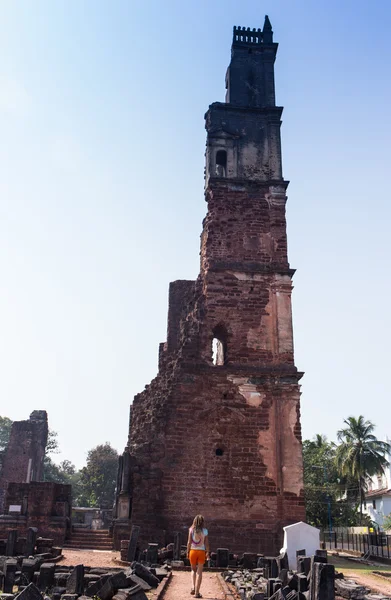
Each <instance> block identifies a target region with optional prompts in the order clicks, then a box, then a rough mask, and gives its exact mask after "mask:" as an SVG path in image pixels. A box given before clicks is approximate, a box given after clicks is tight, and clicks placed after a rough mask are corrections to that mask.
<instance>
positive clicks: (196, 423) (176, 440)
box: [117, 17, 305, 554]
mask: <svg viewBox="0 0 391 600" xmlns="http://www.w3.org/2000/svg"><path fill="white" fill-rule="evenodd" d="M276 52H277V44H276V43H275V42H273V32H272V28H271V24H270V21H269V19H268V17H266V18H265V23H264V27H263V30H262V31H261V30H260V29H257V30H255V29H253V30H250V29H245V28H241V27H235V28H234V32H233V42H232V52H231V62H230V65H229V67H228V70H227V74H226V88H227V92H226V99H225V102H224V103H222V102H214V103H213V104H211V105H210V107H209V109H208V111H207V113H206V115H205V123H206V131H207V144H206V168H205V199H206V202H207V215H206V218H205V219H204V223H203V231H202V235H201V265H200V274H199V276H198V278H197V280H196V281H175V282H173V283H171V284H170V291H169V310H168V330H167V341H166V342H165V343H163V344H161V345H160V349H159V373H158V375H157V376H156V378H155V379H154V380H153V381H152V382H151V384H150V385H148V386H146V388H145V390H144V391H143V392H142V393H141V394H139V395H137V396H136V397H135V399H134V403H133V406H132V411H131V423H130V431H129V441H128V446H127V448H126V451H125V453H124V455H123V457H122V459H121V469H120V473H119V480H118V486H117V487H118V497H117V526H118V527H120V525H121V522H122V525H123V527H124V526H125V523H126V522H128V523H129V524H130V523H132V524H134V525H139V526H140V527H141V538H142V541H143V542H144V543H145V542H148V541H149V542H160V543H162V544H165V543H168V542H171V541H173V535H174V533H175V532H177V531H183V532H185V531H187V528H188V527H189V526H190V524H191V522H192V519H193V517H194V516H195V515H196V514H198V513H202V514H203V515H204V516H205V518H206V521H207V526H208V528H209V533H210V541H211V548H212V549H216V548H217V547H226V548H229V549H230V550H231V551H237V552H240V551H253V552H263V553H268V554H269V553H276V552H278V550H279V549H280V547H281V542H282V533H283V532H282V527H283V526H284V525H287V524H290V523H294V522H296V521H300V520H304V518H305V512H304V499H303V472H302V448H301V430H300V408H299V404H300V386H299V380H300V378H301V376H302V373H300V372H298V371H297V368H296V367H295V364H294V356H293V333H292V316H291V291H292V283H291V281H292V276H293V273H294V271H293V269H291V268H290V266H289V262H288V256H287V235H286V221H285V203H286V189H287V186H288V182H287V181H285V180H284V179H283V175H282V164H281V141H280V126H281V114H282V108H281V107H278V106H276V103H275V89H274V61H275V58H276ZM124 537H125V536H124ZM184 541H185V540H184Z"/></svg>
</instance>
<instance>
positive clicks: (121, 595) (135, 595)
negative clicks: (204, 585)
mask: <svg viewBox="0 0 391 600" xmlns="http://www.w3.org/2000/svg"><path fill="white" fill-rule="evenodd" d="M113 600H148V597H147V595H146V594H145V592H144V590H143V589H142V588H141V587H140V586H139V585H135V586H133V587H132V588H127V589H123V590H119V591H118V592H117V593H116V595H115V596H114V599H113ZM178 600H179V599H178Z"/></svg>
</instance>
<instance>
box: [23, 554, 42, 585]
mask: <svg viewBox="0 0 391 600" xmlns="http://www.w3.org/2000/svg"><path fill="white" fill-rule="evenodd" d="M37 564H38V563H37V561H36V560H35V559H34V558H24V559H23V561H22V568H21V574H20V583H21V585H28V584H29V583H31V582H32V580H33V577H34V573H35V570H36V568H37Z"/></svg>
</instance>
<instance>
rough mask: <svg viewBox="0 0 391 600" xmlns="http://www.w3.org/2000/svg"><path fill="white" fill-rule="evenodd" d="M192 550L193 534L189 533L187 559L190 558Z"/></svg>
mask: <svg viewBox="0 0 391 600" xmlns="http://www.w3.org/2000/svg"><path fill="white" fill-rule="evenodd" d="M190 548H191V533H190V531H189V536H188V538H187V558H189V553H190Z"/></svg>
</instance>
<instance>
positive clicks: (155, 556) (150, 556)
mask: <svg viewBox="0 0 391 600" xmlns="http://www.w3.org/2000/svg"><path fill="white" fill-rule="evenodd" d="M158 550H159V546H158V544H148V550H147V562H149V563H151V564H153V565H154V564H156V563H157V562H158V560H159V552H158Z"/></svg>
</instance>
